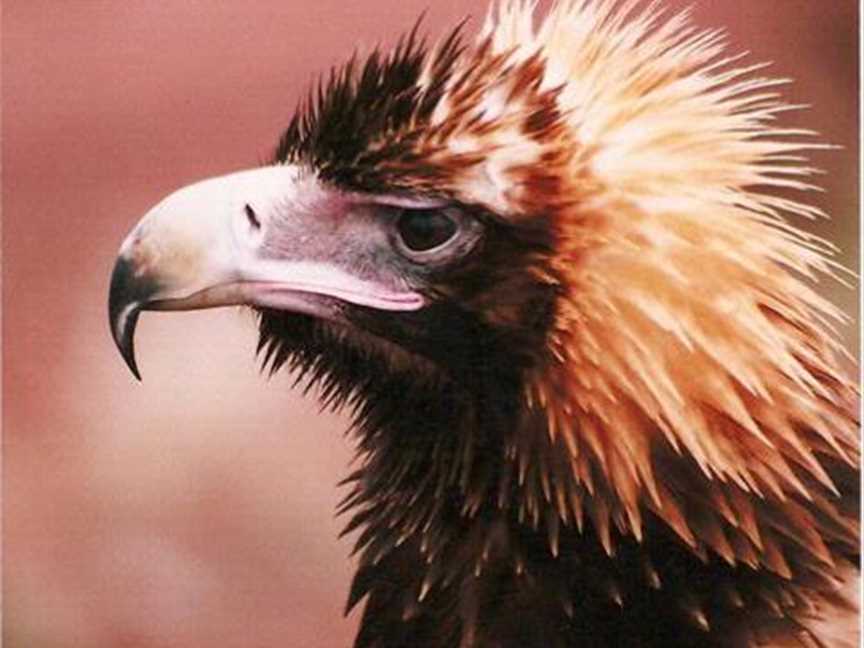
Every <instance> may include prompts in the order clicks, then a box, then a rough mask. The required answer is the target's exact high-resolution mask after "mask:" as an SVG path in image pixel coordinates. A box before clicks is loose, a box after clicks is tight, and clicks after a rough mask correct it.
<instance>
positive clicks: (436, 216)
mask: <svg viewBox="0 0 864 648" xmlns="http://www.w3.org/2000/svg"><path fill="white" fill-rule="evenodd" d="M396 227H397V229H398V230H399V236H400V237H401V238H402V242H403V243H404V244H405V247H406V248H408V249H409V250H411V251H412V252H426V251H427V250H432V249H434V248H437V247H439V246H441V245H444V244H445V243H446V242H447V241H449V240H450V239H452V238H453V237H454V236H455V235H456V232H457V231H458V230H459V226H458V224H457V223H456V221H455V220H454V219H453V218H452V217H450V216H448V215H447V214H446V213H444V212H442V211H440V210H437V209H406V210H405V211H404V212H402V215H401V216H399V220H398V221H397V223H396Z"/></svg>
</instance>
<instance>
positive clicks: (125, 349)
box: [111, 309, 141, 381]
mask: <svg viewBox="0 0 864 648" xmlns="http://www.w3.org/2000/svg"><path fill="white" fill-rule="evenodd" d="M138 312H139V311H138V310H137V309H133V310H131V311H130V312H129V313H128V314H127V315H126V317H125V318H124V319H125V321H124V322H123V323H122V324H121V323H120V322H119V320H118V319H113V320H112V322H111V335H112V337H113V338H114V344H116V345H117V350H118V351H119V352H120V355H121V356H122V357H123V361H124V362H125V363H126V366H127V367H129V371H131V372H132V375H133V376H135V378H136V379H137V380H138V381H140V380H141V372H140V371H139V370H138V363H137V361H136V360H135V344H134V339H135V338H134V334H135V326H136V323H137V320H138Z"/></svg>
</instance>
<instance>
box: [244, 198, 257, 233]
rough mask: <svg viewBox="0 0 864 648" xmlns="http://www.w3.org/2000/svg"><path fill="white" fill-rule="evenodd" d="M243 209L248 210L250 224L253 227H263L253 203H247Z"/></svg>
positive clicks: (247, 217) (247, 216)
mask: <svg viewBox="0 0 864 648" xmlns="http://www.w3.org/2000/svg"><path fill="white" fill-rule="evenodd" d="M243 210H244V211H245V212H246V219H247V220H248V221H249V224H250V225H251V226H252V227H253V229H256V230H258V229H261V221H260V220H258V214H256V213H255V210H254V209H252V205H250V204H249V203H246V205H245V206H244V207H243Z"/></svg>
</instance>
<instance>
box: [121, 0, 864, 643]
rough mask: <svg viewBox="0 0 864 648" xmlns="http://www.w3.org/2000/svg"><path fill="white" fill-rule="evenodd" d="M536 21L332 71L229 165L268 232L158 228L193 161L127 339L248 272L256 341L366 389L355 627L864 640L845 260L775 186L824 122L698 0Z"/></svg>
mask: <svg viewBox="0 0 864 648" xmlns="http://www.w3.org/2000/svg"><path fill="white" fill-rule="evenodd" d="M534 19H535V16H534V10H533V6H532V5H530V4H526V3H523V2H519V1H515V2H508V1H504V2H502V3H501V4H500V5H499V6H498V7H497V8H496V9H493V11H492V13H491V14H490V17H489V18H488V20H487V22H486V26H485V28H484V29H483V31H482V33H481V34H480V36H479V38H478V40H477V42H476V44H474V45H466V44H464V43H463V41H462V39H461V36H460V35H459V31H458V30H457V31H456V32H454V33H453V34H452V35H451V36H450V37H449V38H447V39H445V40H443V41H441V43H439V44H438V45H437V46H435V47H433V48H431V49H428V50H427V48H426V47H425V45H423V44H421V43H418V41H417V39H416V36H415V34H414V33H412V34H411V35H410V36H409V37H408V38H407V39H406V40H404V41H403V42H402V43H401V44H400V46H399V47H398V48H397V49H396V50H395V51H394V52H393V53H391V54H389V55H381V54H379V53H377V52H376V53H374V54H373V55H371V56H370V58H369V59H368V61H367V62H366V63H365V64H364V65H362V66H360V65H358V64H356V63H354V62H352V63H351V64H349V65H348V66H347V67H346V68H344V69H343V70H341V71H339V72H336V73H334V74H333V75H332V76H331V78H330V80H329V82H328V83H325V84H322V86H321V88H320V91H319V92H318V93H317V95H315V96H312V97H310V99H309V101H308V102H307V103H306V104H305V105H304V106H303V107H302V108H301V110H300V111H299V112H298V115H297V117H296V118H295V119H294V121H293V122H292V124H291V125H290V126H289V128H288V129H287V131H286V133H285V135H284V136H283V138H282V140H281V142H280V145H279V147H278V149H277V152H276V159H275V160H274V164H273V166H272V167H268V168H267V169H268V170H267V171H266V173H267V175H266V182H264V181H261V180H260V178H263V177H265V176H263V175H261V174H258V175H254V174H253V175H251V176H250V175H243V174H238V177H240V176H242V180H234V179H231V178H232V177H229V179H225V180H224V181H222V183H223V184H220V185H219V186H220V187H228V188H229V189H230V191H229V189H224V191H225V192H227V193H226V195H228V196H229V197H230V201H229V202H230V204H231V205H233V206H232V207H231V208H230V210H229V211H230V213H231V214H239V213H240V211H239V207H238V206H239V205H243V206H244V207H245V211H244V213H245V217H242V216H237V218H239V219H241V220H242V222H244V223H245V225H244V227H247V228H249V229H250V232H251V233H250V234H248V236H250V237H252V240H253V243H254V245H253V243H250V244H249V245H251V246H253V247H252V248H250V249H252V250H253V252H251V253H250V254H251V255H252V256H251V257H250V259H251V260H249V261H246V262H243V263H239V262H238V263H239V265H238V268H239V269H237V270H234V271H233V273H232V274H230V275H223V274H219V273H221V272H222V270H221V268H222V265H221V264H220V263H216V262H214V261H212V259H210V257H209V256H206V255H208V254H211V253H210V252H206V253H205V252H201V251H200V250H198V249H197V248H195V249H194V250H193V253H189V252H188V250H186V249H185V248H184V253H183V254H168V253H163V252H164V251H165V250H167V249H170V250H175V249H179V248H176V247H170V248H168V247H166V246H167V245H168V243H166V242H165V241H166V240H169V241H174V240H179V241H181V243H182V245H184V246H185V245H187V241H188V238H189V237H188V236H187V235H186V234H183V235H176V231H177V230H178V228H180V229H184V231H186V229H188V230H189V232H192V233H194V232H195V229H194V226H195V224H194V223H192V224H188V225H184V224H183V223H182V222H181V223H180V225H176V224H172V225H171V226H170V227H168V226H166V225H164V224H163V221H165V218H166V216H165V214H166V213H176V212H178V211H179V208H177V207H176V205H179V204H183V205H187V204H188V203H190V200H191V202H192V203H195V200H197V197H198V196H199V193H201V192H203V191H204V189H205V188H204V187H203V185H202V186H201V187H199V188H194V187H193V189H192V190H185V193H184V192H180V193H179V194H178V195H177V196H178V197H177V198H169V199H168V200H167V201H166V202H165V203H163V205H160V207H159V208H157V210H154V213H155V215H152V216H148V220H146V221H145V223H144V225H142V226H141V227H139V229H137V230H136V231H135V232H133V235H131V236H130V239H129V240H128V241H127V243H126V244H124V248H123V253H122V256H121V261H120V262H118V269H117V270H116V271H115V277H114V280H113V282H112V297H111V318H112V326H113V327H114V330H115V336H116V338H117V340H118V344H120V346H121V350H122V351H123V352H124V354H125V355H126V356H127V359H128V360H130V362H131V358H132V356H131V332H132V329H134V323H135V319H136V318H137V313H138V311H139V310H141V309H142V308H148V307H149V308H162V309H164V308H178V309H179V308H187V307H201V306H210V305H221V304H226V303H251V304H252V305H254V306H256V307H257V308H258V309H259V311H260V314H261V334H262V337H261V349H262V351H263V352H264V354H265V363H266V364H269V365H270V366H271V367H272V368H273V369H274V370H275V369H277V368H279V367H280V366H282V365H283V364H285V363H289V365H290V366H292V367H293V368H294V369H295V370H297V371H298V372H299V373H300V377H301V379H302V378H304V377H305V378H307V379H308V380H310V383H317V384H319V385H320V388H321V397H322V399H323V400H324V402H326V403H332V404H336V405H341V404H347V405H348V406H350V407H351V408H352V409H353V410H354V413H355V419H356V423H355V432H356V435H357V439H358V443H359V450H360V453H361V456H362V462H361V467H360V468H359V469H358V470H357V471H356V472H355V473H354V474H353V475H351V476H350V477H349V478H348V480H347V481H348V482H349V483H350V484H351V490H350V492H349V494H348V495H347V497H346V500H345V502H344V505H343V507H342V508H343V509H344V510H346V511H351V514H352V518H351V522H350V523H349V525H348V529H347V531H348V532H351V531H355V530H356V531H358V532H359V535H358V538H357V545H356V546H357V548H356V551H357V552H358V553H359V563H360V564H359V570H358V574H357V577H356V578H355V581H354V584H353V586H352V592H351V595H350V600H349V609H350V608H351V607H353V606H354V605H356V604H357V603H358V602H359V601H361V600H363V599H365V601H366V603H365V611H364V615H363V623H362V626H361V630H360V634H359V636H358V640H357V645H358V646H380V647H383V646H402V645H406V646H407V645H411V646H463V647H466V648H467V647H470V646H508V647H509V646H576V645H586V646H589V645H590V646H598V645H608V646H623V645H627V646H631V645H632V646H673V645H675V646H679V645H680V646H762V645H769V646H794V645H800V646H815V645H824V646H831V647H832V648H833V647H835V646H844V645H854V644H855V643H857V635H856V631H857V595H856V594H855V593H854V590H855V587H856V585H857V578H858V569H857V555H858V512H857V511H858V486H857V481H858V460H859V450H858V448H859V444H858V422H857V420H856V415H855V412H856V407H857V391H856V387H855V385H854V383H853V382H852V381H851V380H849V379H848V378H846V377H845V375H844V371H843V370H842V368H841V361H840V360H839V356H840V355H841V353H842V348H841V345H840V342H839V341H838V338H837V336H836V334H835V333H834V329H833V324H832V323H833V322H836V321H840V320H842V319H843V317H842V315H841V314H840V313H839V312H838V311H837V310H836V309H835V308H834V307H833V306H832V305H831V304H830V303H828V302H827V301H826V300H825V299H823V298H822V297H820V296H819V295H818V294H817V293H816V292H815V291H814V289H813V288H812V286H811V285H810V283H809V281H808V280H807V278H808V277H812V276H814V275H818V274H823V275H831V276H833V277H835V278H842V275H843V270H842V269H841V268H839V267H837V266H836V264H834V263H833V262H832V261H831V260H830V254H831V247H830V245H829V244H828V243H826V242H824V241H821V240H819V239H817V238H815V237H812V236H810V235H807V234H805V233H803V232H802V231H800V230H798V229H797V228H796V227H795V226H794V225H792V224H790V223H789V222H787V220H786V218H787V217H788V216H792V217H800V216H804V217H809V216H814V215H818V213H819V212H818V210H816V209H815V208H813V207H811V206H808V205H807V204H806V203H804V202H796V201H793V200H791V199H789V198H788V197H786V193H783V194H782V196H781V195H780V194H778V193H777V191H776V190H778V189H782V190H801V191H806V190H807V189H810V188H811V186H810V185H809V184H808V176H810V175H811V174H812V173H813V170H812V169H811V168H809V167H807V166H806V162H805V160H804V157H803V155H804V154H805V153H806V151H807V150H812V149H815V148H821V147H822V146H823V145H821V144H819V143H815V142H814V141H813V139H812V137H811V133H808V132H805V131H799V130H792V129H785V128H783V127H781V126H778V125H777V123H776V121H775V118H777V116H778V115H780V114H781V113H782V112H784V111H786V110H789V109H790V108H792V106H787V105H786V104H784V103H782V101H781V100H780V99H779V98H778V96H777V95H776V94H775V92H774V90H773V88H774V86H776V85H778V84H779V83H781V81H779V80H776V79H770V78H762V77H758V76H755V72H756V71H757V70H758V69H760V67H761V66H759V65H745V64H743V63H742V62H741V57H740V56H729V55H728V54H726V53H725V46H724V43H723V39H722V35H721V34H720V33H719V32H714V31H709V32H703V31H700V30H698V29H696V28H695V27H694V26H693V25H692V24H691V23H690V22H689V20H688V18H687V16H686V15H679V16H673V17H666V16H663V15H662V12H661V11H660V10H658V9H657V8H656V7H654V6H651V7H644V6H642V5H641V3H639V2H623V3H621V2H614V1H609V0H599V1H596V2H589V1H587V0H562V1H561V2H559V3H558V4H556V5H555V6H554V7H553V8H552V9H551V10H550V12H549V14H548V15H547V16H545V17H544V18H543V19H542V20H541V22H540V24H539V25H536V26H535V24H534ZM250 173H253V172H250ZM250 177H251V178H253V180H252V181H251V184H250V181H248V178H250ZM208 187H209V185H208ZM250 187H251V188H250ZM262 187H265V188H266V191H265V190H262V189H261V188H262ZM289 188H290V189H289ZM220 191H223V189H220ZM190 192H191V193H190ZM208 192H209V189H208ZM208 195H212V194H210V193H208ZM220 195H221V194H220ZM249 196H251V198H250V197H249ZM190 197H191V198H190ZM193 198H194V199H195V200H192V199H193ZM256 201H257V202H256ZM195 204H197V203H195ZM183 209H186V207H185V206H184V207H183ZM226 209H227V208H226ZM298 214H299V216H298ZM442 214H443V216H442ZM228 218H231V219H234V218H235V216H234V215H231V216H229V217H228ZM244 219H245V220H244ZM298 219H300V220H299V221H298ZM165 222H171V223H177V222H178V221H170V220H169V221H165ZM232 222H233V221H232ZM297 222H302V223H305V225H304V227H305V228H306V229H304V230H302V231H303V232H304V234H303V237H305V238H303V240H304V241H305V243H304V245H305V248H304V250H303V251H302V252H301V251H298V250H297V249H295V248H296V243H292V242H293V241H296V240H297V236H298V234H297V231H298V230H296V223H297ZM262 223H263V225H262ZM328 223H330V224H328ZM394 223H395V226H394ZM423 223H426V224H425V225H424V224H423ZM394 227H395V229H394ZM442 228H443V229H442ZM168 230H170V232H169V234H170V236H169V234H163V233H161V232H163V231H168ZM244 231H245V230H244ZM342 231H345V232H347V233H346V234H340V233H339V232H342ZM154 232H156V233H154ZM187 233H188V232H187ZM243 236H247V234H244V235H243ZM340 237H344V238H340ZM394 237H396V239H398V240H397V243H398V245H397V244H396V243H393V240H394ZM400 237H401V238H400ZM424 237H425V238H424ZM301 238H302V237H301ZM259 239H262V240H263V242H260V248H259V247H254V246H258V245H259ZM208 240H209V239H208ZM220 240H221V239H220ZM244 240H245V239H244ZM154 241H155V242H154ZM309 241H312V243H310V242H309ZM334 241H335V243H334ZM368 241H373V242H374V245H373V243H368ZM406 241H407V242H409V245H408V246H407V247H408V248H411V249H406ZM412 241H413V242H414V243H416V242H418V241H419V242H420V243H418V245H420V246H422V245H423V242H424V241H428V242H429V243H430V245H429V246H427V247H422V249H420V248H414V247H412V246H413V243H412ZM431 243H434V245H431ZM170 245H172V246H173V245H175V244H174V243H173V242H172V243H170ZM310 246H311V248H312V251H310ZM400 246H401V247H400ZM243 249H244V250H245V249H246V248H243ZM259 249H260V250H262V251H263V252H259V251H258V250H259ZM394 249H395V250H396V251H397V252H398V253H396V252H394ZM154 250H157V251H161V252H160V254H161V258H164V259H168V261H165V262H164V263H163V266H164V267H160V268H159V273H161V274H158V275H157V274H154V270H153V266H159V263H160V262H159V258H160V256H159V255H158V254H154ZM202 255H203V256H202ZM236 256H237V255H236V254H235V255H234V256H233V257H231V258H232V259H234V258H235V257H236ZM176 258H182V259H183V260H184V265H183V267H182V268H180V269H179V270H178V268H177V267H176V264H175V265H172V264H174V263H175V262H174V261H171V259H176ZM244 258H245V257H244ZM142 259H146V265H147V267H146V270H142V268H143V266H144V264H145V262H144V261H142ZM189 259H192V261H189ZM200 259H204V261H201V260H200ZM262 259H264V260H265V261H266V264H265V261H262ZM298 259H299V260H300V261H302V262H303V263H304V264H306V265H304V266H303V268H304V269H303V270H302V272H306V273H307V274H305V275H303V277H305V278H304V279H303V281H301V282H298V281H297V280H296V277H297V276H299V275H298V274H297V273H298V272H300V271H299V270H297V268H298V267H299V266H298V265H297V263H298ZM289 261H290V262H291V264H293V265H292V266H291V268H292V270H291V273H292V274H291V275H290V280H287V279H286V278H285V277H286V276H288V275H287V274H286V272H287V270H286V271H283V270H280V268H285V267H287V265H286V264H287V263H288V262H289ZM244 264H245V265H244ZM280 264H281V265H280ZM309 264H313V265H315V272H312V273H309V272H308V267H309ZM166 267H167V269H165V268H166ZM202 267H205V268H209V270H207V271H202V270H201V268H202ZM130 268H131V269H130ZM189 268H193V270H190V269H189ZM334 268H335V269H334ZM217 270H218V272H217ZM337 270H338V272H337ZM190 272H193V273H197V274H195V275H194V276H195V278H194V280H193V279H192V278H187V279H184V281H187V282H188V284H189V285H192V286H194V289H184V290H180V291H179V292H178V290H177V289H176V286H177V285H179V284H178V281H179V280H178V279H177V277H178V276H182V277H186V276H187V275H188V274H189V273H190ZM208 273H209V274H208ZM214 273H215V274H214ZM279 273H282V274H279ZM301 274H302V273H301ZM217 275H218V277H221V279H218V280H217V279H214V277H216V276H217ZM349 275H350V276H349ZM227 276H230V279H227V278H225V277H227ZM201 277H204V278H205V280H200V278H201ZM237 277H241V278H242V279H243V281H242V282H241V284H242V285H241V286H240V288H237V287H236V286H238V285H240V284H237V283H230V282H237V281H238V279H237ZM276 277H278V278H276ZM253 281H254V282H257V283H252V282H253ZM262 281H265V282H269V283H268V284H267V285H269V286H272V285H274V284H278V283H279V282H282V284H280V285H284V286H287V287H288V288H289V289H290V295H289V297H290V299H287V298H285V297H284V296H283V297H279V298H277V297H274V296H273V295H272V294H269V293H268V294H266V295H265V294H264V292H262V289H261V288H260V283H261V282H262ZM166 286H168V288H166ZM225 286H230V290H228V289H226V288H225ZM202 288H204V290H202ZM298 291H299V292H298ZM298 295H300V296H299V297H298ZM310 295H314V299H313V297H312V296H310ZM298 299H299V301H298ZM280 300H281V301H280ZM412 300H413V301H412ZM133 366H134V365H133Z"/></svg>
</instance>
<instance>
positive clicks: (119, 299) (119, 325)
mask: <svg viewBox="0 0 864 648" xmlns="http://www.w3.org/2000/svg"><path fill="white" fill-rule="evenodd" d="M153 292H154V286H153V284H152V283H151V282H147V281H141V280H140V279H138V278H136V277H135V273H134V269H133V268H132V266H131V264H130V263H129V262H128V261H127V260H126V259H123V258H122V257H121V258H120V259H118V260H117V263H116V265H115V266H114V272H113V274H112V276H111V288H110V292H109V295H108V321H109V324H110V327H111V336H112V337H113V338H114V343H115V344H116V345H117V349H118V350H119V351H120V355H121V356H123V360H124V361H125V362H126V366H127V367H129V371H131V372H132V375H133V376H135V378H136V379H137V380H139V381H140V380H141V372H140V371H139V370H138V363H137V362H136V361H135V327H136V325H137V324H138V314H139V313H140V312H141V307H142V305H143V304H146V303H147V297H148V296H149V295H150V294H152V293H153Z"/></svg>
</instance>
